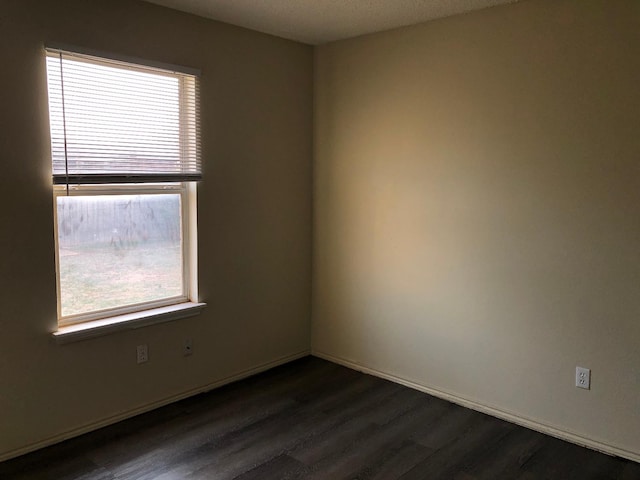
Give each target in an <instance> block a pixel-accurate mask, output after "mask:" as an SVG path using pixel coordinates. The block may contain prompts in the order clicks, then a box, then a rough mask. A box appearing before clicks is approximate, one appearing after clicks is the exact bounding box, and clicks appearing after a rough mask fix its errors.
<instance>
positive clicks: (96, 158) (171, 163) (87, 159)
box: [47, 49, 202, 184]
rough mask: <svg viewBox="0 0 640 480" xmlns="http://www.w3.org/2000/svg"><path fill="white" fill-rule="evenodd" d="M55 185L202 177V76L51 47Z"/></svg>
mask: <svg viewBox="0 0 640 480" xmlns="http://www.w3.org/2000/svg"><path fill="white" fill-rule="evenodd" d="M47 77H48V86H49V118H50V125H51V151H52V162H53V177H54V178H53V181H54V183H56V184H60V183H62V184H64V183H129V182H136V183H141V182H142V183H143V182H159V181H164V182H180V181H197V180H200V179H201V178H202V168H201V159H200V145H199V138H200V125H199V118H198V115H197V111H198V106H197V102H198V78H197V77H196V76H195V75H191V74H187V73H180V72H175V71H161V70H158V69H157V68H152V67H145V66H144V65H137V64H131V63H126V62H118V61H114V60H109V59H104V60H101V59H99V58H96V57H95V56H88V55H82V54H78V53H74V52H66V51H61V50H51V49H48V50H47Z"/></svg>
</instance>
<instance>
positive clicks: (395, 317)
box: [312, 0, 640, 459]
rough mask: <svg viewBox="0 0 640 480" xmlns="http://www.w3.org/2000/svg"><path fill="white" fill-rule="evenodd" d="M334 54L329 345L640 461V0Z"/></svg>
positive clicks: (320, 269)
mask: <svg viewBox="0 0 640 480" xmlns="http://www.w3.org/2000/svg"><path fill="white" fill-rule="evenodd" d="M315 67H316V71H315V88H316V90H315V127H314V128H315V138H314V144H315V147H314V148H315V165H314V216H315V218H314V278H313V308H312V310H313V320H312V332H313V333H312V346H313V351H314V353H316V354H319V355H323V356H325V357H328V358H333V359H338V360H339V361H342V362H347V363H348V364H350V365H356V366H358V365H359V366H362V367H365V368H368V369H372V370H374V371H377V372H379V373H383V374H388V375H392V376H395V377H396V378H400V379H403V380H406V381H410V382H414V383H415V384H417V385H419V386H422V387H427V388H432V389H436V390H438V391H439V392H440V393H444V394H451V395H454V396H455V397H457V398H458V399H462V400H469V401H473V402H476V403H477V404H478V405H480V406H485V407H491V408H494V409H497V410H499V411H501V412H503V413H506V414H512V415H516V416H518V417H520V418H521V419H528V420H532V421H534V422H537V423H538V424H539V425H540V424H542V425H547V426H551V427H554V428H557V429H559V430H561V431H563V432H568V433H573V434H577V435H578V436H582V437H586V438H587V439H589V440H590V441H591V442H599V443H600V444H601V445H606V446H609V447H613V448H616V449H618V451H619V452H623V453H624V452H626V455H628V456H632V457H633V456H635V458H636V459H640V435H639V432H640V347H639V346H640V290H639V288H640V134H639V133H640V88H639V81H640V2H637V1H636V0H616V1H605V0H599V1H596V0H531V1H522V2H519V3H516V4H513V5H509V6H504V7H497V8H491V9H487V10H483V11H479V12H475V13H472V14H467V15H462V16H456V17H450V18H447V19H443V20H439V21H434V22H430V23H428V24H424V25H421V26H415V27H409V28H402V29H399V30H394V31H390V32H385V33H380V34H375V35H370V36H365V37H360V38H356V39H352V40H346V41H341V42H337V43H333V44H329V45H326V46H322V47H320V48H318V49H317V50H316V64H315ZM576 365H581V366H585V367H588V368H591V369H592V389H591V390H590V391H585V390H579V389H577V388H575V386H574V380H575V379H574V375H575V367H576Z"/></svg>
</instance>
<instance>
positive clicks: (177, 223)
mask: <svg viewBox="0 0 640 480" xmlns="http://www.w3.org/2000/svg"><path fill="white" fill-rule="evenodd" d="M180 212H181V200H180V195H179V194H139V195H91V196H75V195H74V196H63V195H60V196H58V197H57V224H58V225H57V227H58V228H57V231H58V249H59V250H58V256H59V275H60V279H59V288H60V308H61V315H62V316H63V317H67V316H72V315H78V314H84V313H88V312H93V311H98V310H105V309H111V308H115V307H119V306H122V305H133V304H139V303H145V302H153V301H157V300H161V299H166V298H171V297H180V296H182V295H183V294H184V283H183V271H182V265H183V259H182V255H183V253H182V225H181V222H182V218H181V214H180Z"/></svg>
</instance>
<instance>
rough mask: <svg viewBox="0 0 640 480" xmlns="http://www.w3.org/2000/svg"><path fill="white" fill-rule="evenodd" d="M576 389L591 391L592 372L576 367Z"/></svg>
mask: <svg viewBox="0 0 640 480" xmlns="http://www.w3.org/2000/svg"><path fill="white" fill-rule="evenodd" d="M576 387H578V388H584V389H585V390H589V389H591V370H589V369H588V368H584V367H576Z"/></svg>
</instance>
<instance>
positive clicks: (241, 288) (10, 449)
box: [0, 0, 313, 458]
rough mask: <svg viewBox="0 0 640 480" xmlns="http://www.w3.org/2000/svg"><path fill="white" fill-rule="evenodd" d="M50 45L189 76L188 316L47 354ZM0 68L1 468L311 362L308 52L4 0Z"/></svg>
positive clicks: (204, 29)
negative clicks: (36, 448)
mask: <svg viewBox="0 0 640 480" xmlns="http://www.w3.org/2000/svg"><path fill="white" fill-rule="evenodd" d="M49 41H55V42H60V43H65V44H72V45H78V46H81V47H85V48H92V49H96V50H102V51H106V52H113V53H118V54H123V55H130V56H135V57H141V58H146V59H151V60H155V61H161V62H167V63H173V64H180V65H186V66H190V67H195V68H199V69H201V71H202V80H201V111H202V138H203V157H204V171H205V180H204V182H203V183H202V184H201V185H200V186H199V193H198V216H199V250H200V255H199V273H200V275H199V276H200V281H199V286H200V300H201V301H205V302H207V303H208V307H207V309H206V310H205V311H204V312H203V313H202V314H201V315H200V316H198V317H194V318H189V319H184V320H178V321H174V322H170V323H166V324H162V325H156V326H153V327H147V328H142V329H139V330H134V331H128V332H122V333H117V334H114V335H110V336H107V337H100V338H96V339H93V340H87V341H83V342H79V343H73V344H69V345H63V346H58V345H56V344H55V342H54V341H53V340H52V339H51V337H50V332H52V331H54V330H55V329H56V294H55V290H56V289H55V262H54V248H53V201H52V188H51V180H50V178H51V177H50V176H51V166H50V151H49V132H48V110H47V91H46V72H45V61H44V51H43V43H46V42H49ZM0 63H1V64H2V70H1V74H0V165H1V166H2V175H0V225H1V228H2V234H1V235H0V252H1V254H2V260H1V261H0V305H2V311H1V312H0V332H1V334H0V458H3V457H4V458H6V457H7V456H11V455H15V454H16V453H20V452H22V451H24V449H25V448H29V447H30V446H33V445H37V444H38V442H43V441H44V442H46V441H48V440H50V439H52V438H60V437H58V436H59V435H64V434H65V433H68V432H70V431H73V430H75V429H79V428H83V427H85V426H87V425H92V424H95V423H96V422H101V421H104V420H108V419H109V418H112V417H114V416H117V415H120V414H124V413H126V412H131V411H133V410H135V409H137V408H144V407H145V406H148V405H150V404H153V403H154V402H161V401H163V400H166V399H168V398H172V397H174V396H176V395H181V394H184V393H187V392H193V391H197V390H198V389H200V388H202V387H204V386H206V385H210V384H212V383H215V382H218V381H221V380H224V379H225V378H227V377H229V376H232V375H235V374H238V373H241V372H245V371H247V370H250V369H253V368H259V367H261V366H265V365H267V364H269V363H270V362H276V361H279V360H281V359H284V358H288V357H289V356H292V355H296V354H299V353H301V352H306V351H308V349H309V328H310V327H309V318H310V278H311V273H310V268H311V262H310V258H311V252H310V245H311V221H310V218H311V157H312V150H311V149H312V142H311V136H312V103H313V98H312V84H313V77H312V72H313V52H312V49H311V47H309V46H306V45H302V44H297V43H295V42H290V41H286V40H282V39H278V38H275V37H271V36H267V35H263V34H259V33H255V32H251V31H248V30H244V29H241V28H237V27H232V26H229V25H224V24H221V23H216V22H212V21H207V20H204V19H199V18H197V17H194V16H190V15H186V14H181V13H177V12H174V11H171V10H168V9H164V8H161V7H157V6H155V5H151V4H146V3H142V2H136V1H132V0H99V1H91V2H86V1H82V0H69V1H65V2H50V1H46V0H42V1H38V0H3V1H2V8H1V9H0ZM186 337H191V338H193V339H194V355H193V356H191V357H187V358H185V357H182V354H181V350H182V341H183V339H184V338H186ZM140 343H146V344H148V346H149V356H150V361H149V362H148V363H147V364H144V365H136V360H135V358H136V357H135V351H136V345H137V344H140Z"/></svg>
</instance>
